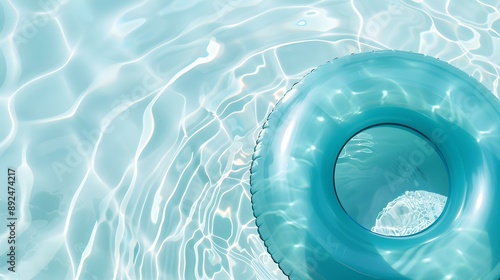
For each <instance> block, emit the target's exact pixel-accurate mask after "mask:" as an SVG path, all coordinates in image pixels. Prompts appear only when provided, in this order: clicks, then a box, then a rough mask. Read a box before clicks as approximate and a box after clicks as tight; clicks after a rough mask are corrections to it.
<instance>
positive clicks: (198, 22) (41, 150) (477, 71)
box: [0, 0, 500, 279]
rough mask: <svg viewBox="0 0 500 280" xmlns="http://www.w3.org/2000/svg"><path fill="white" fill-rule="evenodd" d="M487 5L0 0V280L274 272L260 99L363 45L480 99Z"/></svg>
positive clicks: (491, 48) (496, 32) (268, 275)
mask: <svg viewBox="0 0 500 280" xmlns="http://www.w3.org/2000/svg"><path fill="white" fill-rule="evenodd" d="M498 7H500V1H498V0H484V1H462V0H451V1H430V0H429V1H420V0H418V1H377V2H376V3H374V2H373V1H368V0H364V1H353V0H351V1H294V2H293V4H292V3H291V2H290V1H241V0H215V1H193V2H188V1H184V2H181V1H175V2H173V1H172V2H169V3H167V2H164V1H154V0H149V1H106V2H103V1H67V0H66V1H64V0H40V1H32V2H30V1H22V2H20V1H10V0H7V1H3V2H0V48H1V53H0V121H1V124H0V163H1V165H0V166H1V168H2V170H0V172H6V169H7V168H8V167H11V168H15V169H16V170H17V176H18V181H17V193H16V195H17V201H18V209H17V212H18V221H17V223H18V224H17V244H18V245H17V271H18V274H19V275H18V276H15V275H12V274H10V273H8V271H7V267H8V266H7V265H6V263H5V261H2V262H1V264H0V277H2V278H7V279H9V278H12V279H18V278H21V279H75V278H76V279H202V278H203V279H206V278H214V279H284V278H285V277H284V275H283V274H282V273H281V271H280V270H279V269H278V267H277V265H276V264H275V263H274V262H273V261H272V259H271V258H270V256H269V255H268V253H267V252H266V249H265V247H264V245H263V243H262V241H261V240H260V238H259V236H258V233H257V228H256V226H255V224H254V217H253V215H252V209H251V203H250V194H249V180H248V176H249V170H248V169H249V165H250V161H251V154H252V152H253V148H254V145H255V140H256V138H257V133H258V131H259V129H260V124H262V122H263V121H264V120H265V118H266V116H267V115H268V113H269V112H270V110H271V108H272V106H273V104H274V103H275V102H276V101H277V100H278V99H279V98H280V97H281V96H282V95H283V94H284V92H285V91H286V90H287V89H288V88H290V87H291V85H292V84H293V83H295V82H297V81H298V80H299V79H300V78H301V77H302V76H303V75H304V74H306V73H308V72H309V71H310V70H311V69H312V68H314V67H316V66H317V65H320V64H323V63H324V62H325V61H327V60H330V59H332V58H334V57H338V56H343V55H347V54H350V53H357V52H362V51H370V50H377V49H400V50H406V51H414V52H421V53H425V54H428V55H431V56H434V57H439V58H440V59H442V60H445V61H448V62H449V63H450V64H452V65H454V66H456V67H458V68H460V69H462V70H463V71H465V72H467V73H468V74H470V75H471V76H473V77H475V78H476V79H478V80H479V81H480V82H482V83H483V84H484V85H485V86H486V87H487V88H488V89H490V90H491V91H492V92H493V94H495V95H496V96H497V97H498V96H499V88H498V84H499V80H500V78H499V72H500V67H499V64H500V17H499V13H498ZM4 170H5V171H4ZM2 174H6V173H2ZM1 178H3V179H2V180H4V181H5V182H7V178H6V175H3V176H2V177H1ZM3 184H4V185H5V183H3ZM6 195H7V191H6V189H5V188H3V190H2V192H0V209H2V210H1V211H2V212H1V213H4V209H7V202H6ZM4 217H5V216H4V214H2V220H4V221H5V218H4ZM8 234H9V233H8V232H7V230H6V227H5V226H3V225H2V227H1V230H0V236H1V238H0V240H2V242H0V253H1V254H2V255H3V256H5V255H6V254H7V249H8V246H7V245H8V244H7V243H6V242H3V240H4V239H6V238H7V235H8ZM16 277H17V278H16Z"/></svg>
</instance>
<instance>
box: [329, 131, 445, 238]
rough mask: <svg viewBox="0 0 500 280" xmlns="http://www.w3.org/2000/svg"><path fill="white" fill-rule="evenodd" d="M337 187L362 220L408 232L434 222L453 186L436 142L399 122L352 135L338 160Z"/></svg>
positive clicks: (391, 231)
mask: <svg viewBox="0 0 500 280" xmlns="http://www.w3.org/2000/svg"><path fill="white" fill-rule="evenodd" d="M334 183H335V192H336V194H337V197H338V199H339V201H340V204H341V205H342V207H343V208H344V210H345V212H346V213H347V214H348V215H349V216H350V217H351V218H353V219H354V220H355V221H356V222H357V223H358V224H360V225H361V226H363V227H365V228H366V229H368V230H371V231H372V232H375V233H378V234H380V235H385V236H407V235H412V234H416V233H419V232H421V231H423V230H424V229H426V228H428V227H429V226H430V225H432V224H433V223H434V222H435V221H436V219H437V218H438V217H439V216H440V215H441V213H442V211H443V209H444V206H445V204H446V199H447V197H448V191H449V178H448V171H447V167H446V163H445V162H444V160H443V158H442V157H441V155H440V154H439V152H438V150H437V148H436V147H435V146H434V144H433V143H432V142H431V141H430V140H429V139H427V138H426V137H425V136H423V135H422V134H420V133H419V132H417V131H415V130H413V129H410V128H407V127H404V126H399V125H378V126H374V127H370V128H367V129H365V130H363V131H361V132H359V133H358V134H356V135H355V136H353V137H352V138H351V139H350V140H349V141H348V142H347V143H346V144H345V145H344V147H343V149H342V151H341V152H340V154H339V156H338V158H337V162H336V165H335V172H334Z"/></svg>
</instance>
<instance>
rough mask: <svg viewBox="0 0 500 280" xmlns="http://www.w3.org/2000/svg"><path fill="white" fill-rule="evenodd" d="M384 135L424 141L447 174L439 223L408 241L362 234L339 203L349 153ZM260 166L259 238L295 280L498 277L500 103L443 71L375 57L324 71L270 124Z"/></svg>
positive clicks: (415, 58)
mask: <svg viewBox="0 0 500 280" xmlns="http://www.w3.org/2000/svg"><path fill="white" fill-rule="evenodd" d="M385 124H393V125H394V124H395V125H400V126H404V127H408V128H411V129H413V130H415V131H418V132H419V133H421V134H422V135H424V136H425V137H427V138H428V139H429V140H430V141H432V142H433V143H434V145H435V146H436V147H437V149H438V150H439V151H440V153H441V155H442V158H443V160H444V162H445V163H446V167H447V169H448V170H447V171H448V176H449V186H450V187H449V196H448V199H447V202H446V206H445V208H444V210H443V212H442V215H441V216H440V218H439V219H438V220H437V221H436V222H435V223H434V224H433V225H432V226H430V227H429V228H427V229H426V230H424V231H422V232H420V233H417V234H414V235H409V236H405V237H390V236H382V235H379V234H375V233H373V232H371V231H370V230H367V229H366V228H364V227H362V226H360V225H359V224H358V223H356V222H355V221H354V220H353V219H352V218H350V216H349V215H348V214H347V213H346V212H345V211H344V210H343V208H342V205H341V204H340V202H339V200H338V198H337V196H336V193H335V186H334V179H333V174H334V167H335V163H336V159H337V158H338V156H339V153H340V151H341V150H342V147H343V146H344V145H345V143H346V142H347V141H348V140H349V139H350V138H351V137H353V135H356V133H358V132H360V131H363V130H364V129H366V128H369V127H373V126H377V125H385ZM436 139H437V140H436ZM438 140H439V141H438ZM311 147H314V149H312V150H311ZM252 159H253V161H252V165H251V170H250V174H251V175H250V184H251V194H252V207H253V212H254V215H255V217H256V224H257V226H258V231H259V234H260V237H261V238H262V240H263V241H264V243H265V245H266V247H267V249H268V252H269V253H270V254H271V256H272V258H273V259H274V261H275V262H276V263H278V265H279V267H280V269H281V270H282V271H283V272H284V273H285V274H286V275H287V276H289V277H290V278H291V279H350V280H351V279H495V280H496V279H498V277H500V212H499V206H498V205H499V204H497V203H500V102H499V100H498V99H497V98H496V97H495V96H494V95H493V94H492V93H491V92H489V91H488V90H487V89H486V88H485V87H484V86H483V85H481V84H480V83H479V82H477V81H476V80H475V79H473V78H472V77H470V76H468V75H467V74H465V73H463V72H462V71H460V70H458V69H456V68H454V67H452V66H450V65H449V64H447V63H445V62H442V61H440V60H438V59H434V58H431V57H427V56H424V55H421V54H415V53H408V52H401V51H377V52H371V53H361V54H355V55H351V56H347V57H343V58H339V59H335V60H333V61H331V62H328V63H326V64H324V65H322V66H320V67H318V68H317V69H315V70H313V71H312V72H311V73H310V74H308V75H306V76H305V77H304V78H303V79H302V81H300V82H299V83H297V84H295V85H294V86H293V87H292V89H290V90H289V91H288V92H287V93H286V94H285V95H284V97H283V98H282V99H281V100H280V101H279V102H278V104H277V105H276V107H275V108H274V110H273V111H272V112H271V113H270V115H269V116H268V119H267V120H266V122H265V124H264V125H263V127H262V130H261V132H260V134H259V136H258V140H257V144H256V147H255V152H254V155H253V158H252ZM367 199H369V198H367ZM360 203H362V202H360Z"/></svg>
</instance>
